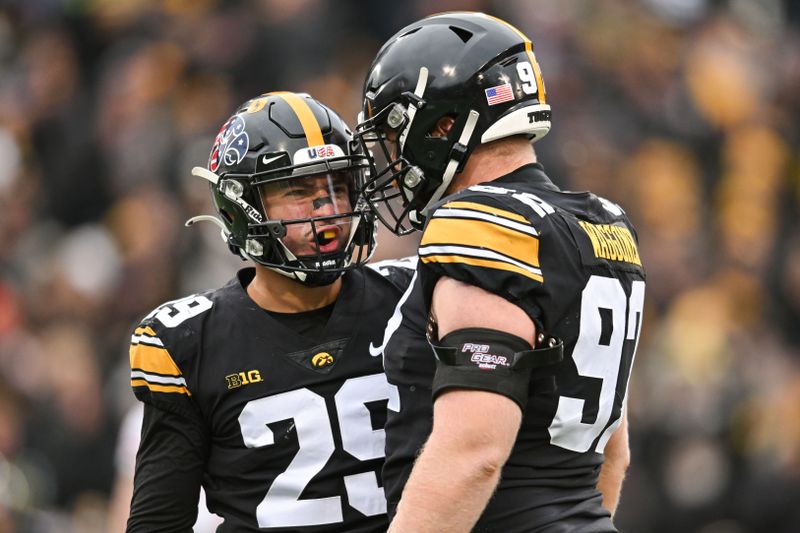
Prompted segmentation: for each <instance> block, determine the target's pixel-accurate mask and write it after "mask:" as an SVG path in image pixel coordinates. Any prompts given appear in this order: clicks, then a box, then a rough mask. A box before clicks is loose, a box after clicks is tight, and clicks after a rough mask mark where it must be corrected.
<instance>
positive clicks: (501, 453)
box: [474, 446, 508, 480]
mask: <svg viewBox="0 0 800 533" xmlns="http://www.w3.org/2000/svg"><path fill="white" fill-rule="evenodd" d="M475 459H476V461H475V463H474V464H476V465H477V467H476V476H478V477H479V478H480V479H486V480H489V479H496V478H498V477H499V476H500V471H501V470H502V469H503V466H504V465H505V464H506V460H507V459H508V451H507V450H505V449H501V448H500V447H499V446H488V447H485V448H483V449H481V450H480V451H478V453H477V457H476V458H475Z"/></svg>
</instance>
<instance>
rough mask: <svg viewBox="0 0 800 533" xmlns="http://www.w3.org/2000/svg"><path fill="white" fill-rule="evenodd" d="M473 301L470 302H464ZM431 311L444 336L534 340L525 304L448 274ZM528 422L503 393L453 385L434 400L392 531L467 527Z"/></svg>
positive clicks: (421, 532)
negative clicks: (465, 331) (483, 331)
mask: <svg viewBox="0 0 800 533" xmlns="http://www.w3.org/2000/svg"><path fill="white" fill-rule="evenodd" d="M464 302H469V305H464ZM432 310H433V312H434V314H435V316H436V318H437V322H438V327H439V335H440V337H443V336H444V335H446V334H448V333H449V332H451V331H454V330H457V329H462V328H467V327H482V328H490V329H496V330H499V331H504V332H507V333H511V334H513V335H516V336H518V337H521V338H523V339H525V340H526V341H528V342H530V343H531V344H533V339H534V334H535V327H534V325H533V322H532V321H531V320H530V318H529V317H528V316H527V315H526V314H525V312H524V311H522V309H520V308H519V307H517V306H515V305H514V304H512V303H510V302H508V301H506V300H505V299H503V298H501V297H499V296H496V295H494V294H491V293H489V292H486V291H484V290H482V289H480V288H478V287H474V286H471V285H466V284H464V283H461V282H458V281H455V280H453V279H450V278H442V279H441V280H439V282H438V283H437V285H436V289H435V290H434V295H433V305H432ZM521 420H522V412H521V410H520V408H519V406H518V405H517V403H516V402H514V401H513V400H511V399H510V398H508V397H506V396H503V395H501V394H497V393H493V392H487V391H479V390H468V389H451V390H447V391H445V392H443V393H442V394H440V395H439V396H438V397H437V398H436V401H435V402H434V409H433V429H432V431H431V435H430V437H429V438H428V441H427V443H426V444H425V447H424V448H423V451H422V453H421V454H420V456H419V458H418V459H417V461H416V463H415V464H414V469H413V470H412V472H411V477H410V478H409V481H408V483H407V484H406V487H405V489H404V491H403V496H402V498H401V500H400V504H399V506H398V510H397V515H396V516H395V519H394V521H393V522H392V524H391V527H390V528H389V531H390V532H395V533H396V532H414V533H425V532H437V533H438V532H448V533H449V532H453V533H455V532H467V531H470V530H471V529H472V526H474V524H475V522H476V521H477V520H478V518H479V517H480V515H481V513H482V512H483V509H484V508H485V507H486V503H487V502H488V501H489V498H490V497H491V495H492V493H493V492H494V489H495V487H496V485H497V482H498V480H499V477H500V472H501V470H502V467H503V465H504V464H505V462H506V460H507V459H508V456H509V454H510V452H511V448H512V447H513V445H514V441H515V439H516V435H517V431H518V430H519V425H520V422H521Z"/></svg>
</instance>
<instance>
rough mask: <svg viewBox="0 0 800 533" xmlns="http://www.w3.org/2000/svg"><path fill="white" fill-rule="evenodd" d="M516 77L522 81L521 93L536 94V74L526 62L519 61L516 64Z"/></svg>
mask: <svg viewBox="0 0 800 533" xmlns="http://www.w3.org/2000/svg"><path fill="white" fill-rule="evenodd" d="M517 75H518V76H519V79H520V81H522V85H520V87H522V92H524V93H525V94H536V91H537V88H536V73H535V72H534V70H533V67H532V66H531V64H530V63H529V62H527V61H520V62H518V63H517Z"/></svg>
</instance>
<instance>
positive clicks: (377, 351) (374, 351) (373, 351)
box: [369, 342, 383, 357]
mask: <svg viewBox="0 0 800 533" xmlns="http://www.w3.org/2000/svg"><path fill="white" fill-rule="evenodd" d="M369 354H370V355H371V356H372V357H378V356H380V355H383V346H377V347H376V346H375V345H374V344H372V342H370V343H369Z"/></svg>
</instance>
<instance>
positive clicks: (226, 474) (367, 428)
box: [127, 92, 413, 533]
mask: <svg viewBox="0 0 800 533" xmlns="http://www.w3.org/2000/svg"><path fill="white" fill-rule="evenodd" d="M351 135H352V134H351V132H350V131H349V130H348V128H347V126H346V125H345V124H344V122H343V121H342V120H341V118H340V117H339V116H338V115H337V114H336V113H334V112H333V111H331V110H330V109H328V108H327V107H325V106H324V105H322V104H321V103H319V102H318V101H316V100H314V99H312V98H311V97H309V96H308V95H304V94H295V93H284V92H278V93H269V94H265V95H262V96H260V97H258V98H254V99H252V100H249V101H248V102H245V103H244V104H243V105H242V106H241V107H240V108H239V109H238V110H237V111H236V113H235V114H234V115H233V116H232V117H231V118H230V119H229V120H228V121H227V122H226V123H225V124H224V125H223V127H222V129H221V130H220V132H219V134H218V135H217V137H216V140H215V142H214V146H213V148H212V151H211V156H210V159H209V163H208V167H207V168H200V167H196V168H195V169H193V171H192V173H193V174H194V175H197V176H199V177H201V178H204V179H206V180H208V181H209V182H210V185H211V191H212V195H213V199H214V204H215V207H216V210H217V213H218V215H219V218H217V217H212V216H200V217H195V218H193V219H192V220H190V221H189V223H187V224H191V223H194V222H197V221H200V220H205V221H211V222H214V223H216V224H217V225H218V226H219V227H220V229H221V232H222V236H223V238H224V239H225V241H226V243H227V245H228V246H229V247H230V249H231V250H232V251H233V252H234V253H236V254H237V255H240V256H241V257H243V258H245V259H248V260H251V261H252V262H253V263H254V268H245V269H243V270H241V271H240V272H239V273H238V275H237V276H236V277H234V278H233V279H232V280H231V281H230V282H229V283H228V284H226V285H225V286H224V287H222V288H220V289H217V290H211V291H207V292H203V293H200V294H194V295H192V296H188V297H185V298H181V299H179V300H175V301H172V302H168V303H166V304H164V305H162V306H160V307H158V308H157V309H155V310H154V311H153V312H152V313H150V314H149V315H147V316H146V317H145V318H144V319H143V320H142V322H141V323H140V324H139V326H138V327H137V328H136V329H135V331H134V333H133V336H132V339H131V349H130V359H131V385H132V386H133V390H134V393H135V394H136V397H137V398H138V399H139V400H141V401H142V402H143V403H144V422H143V428H142V438H141V444H140V447H139V452H138V455H137V460H136V473H135V480H134V493H133V500H132V503H131V514H130V519H129V521H128V527H127V531H129V532H131V533H132V532H142V533H154V532H169V533H175V532H184V531H191V529H192V524H193V523H194V521H195V517H196V513H197V500H198V492H199V490H200V487H201V485H202V487H203V488H204V489H205V493H206V502H207V506H208V508H209V510H211V511H212V512H213V513H215V514H218V515H220V516H221V517H222V518H223V519H224V522H223V524H222V525H220V526H219V529H218V531H220V532H223V531H225V532H233V531H236V532H248V531H252V532H256V531H258V532H263V531H270V532H286V531H297V532H309V533H311V532H322V531H330V532H334V531H335V532H341V531H355V532H378V531H385V530H386V527H387V520H386V501H385V498H384V494H383V489H382V481H381V476H380V471H381V466H382V464H383V457H384V440H385V438H384V432H383V424H384V421H385V419H386V409H387V406H394V408H396V403H397V392H396V389H395V388H394V387H391V386H390V385H389V384H388V383H387V381H386V377H385V375H384V373H383V368H382V363H381V359H380V358H379V357H375V356H373V355H371V354H370V351H369V348H370V345H371V343H379V341H380V336H381V335H382V332H383V328H384V325H385V323H386V321H387V320H388V319H389V317H390V315H391V314H392V312H393V309H394V308H395V304H396V302H397V301H398V299H399V298H400V297H401V295H402V294H403V291H404V290H405V289H406V287H407V285H408V283H409V280H410V277H411V272H412V270H413V269H411V268H409V265H408V264H406V265H405V266H402V265H401V264H400V263H401V262H397V263H395V264H377V265H371V266H370V267H365V266H362V265H363V264H364V263H365V262H366V260H367V259H368V258H369V256H370V254H371V252H372V247H373V245H374V229H375V224H374V223H373V221H372V220H373V219H372V215H371V213H370V212H369V210H368V209H366V208H364V207H363V201H362V202H359V201H357V190H358V187H359V186H360V184H361V183H362V181H363V178H364V170H365V167H366V162H365V160H364V158H363V156H362V155H361V153H360V152H359V151H358V149H357V147H355V145H353V144H352V136H351Z"/></svg>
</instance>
